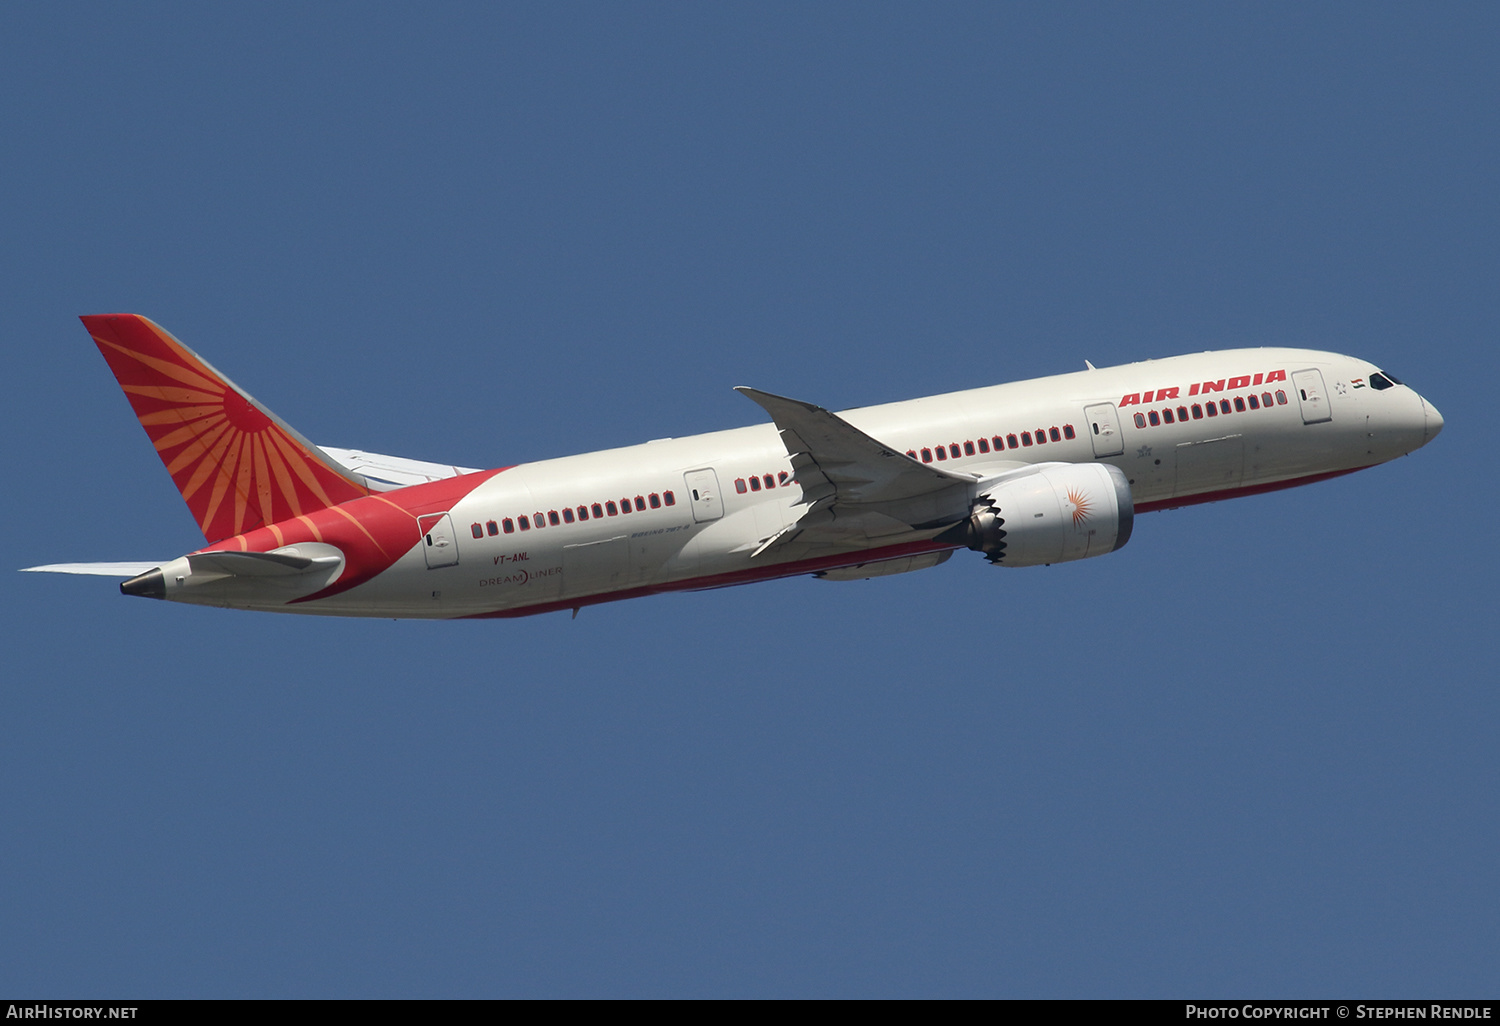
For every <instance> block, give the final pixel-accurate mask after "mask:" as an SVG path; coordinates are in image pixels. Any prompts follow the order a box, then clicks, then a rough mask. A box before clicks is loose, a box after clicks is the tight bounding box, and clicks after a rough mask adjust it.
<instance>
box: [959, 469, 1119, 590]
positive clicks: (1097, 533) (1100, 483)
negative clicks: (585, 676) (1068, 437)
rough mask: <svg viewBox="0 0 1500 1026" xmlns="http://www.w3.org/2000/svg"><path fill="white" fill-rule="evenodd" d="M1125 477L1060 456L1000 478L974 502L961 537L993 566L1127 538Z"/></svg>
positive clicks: (1081, 551) (1070, 553)
mask: <svg viewBox="0 0 1500 1026" xmlns="http://www.w3.org/2000/svg"><path fill="white" fill-rule="evenodd" d="M1134 523H1135V503H1134V501H1132V500H1131V498H1130V481H1129V480H1128V479H1127V478H1126V477H1125V475H1124V473H1123V472H1122V471H1121V470H1120V468H1118V467H1112V466H1110V465H1109V464H1107V463H1072V464H1068V463H1058V464H1052V465H1050V466H1044V467H1039V468H1038V469H1037V470H1036V472H1035V473H1031V474H1026V475H1023V476H1020V477H1015V478H1009V479H1004V480H1001V481H999V482H997V483H996V484H995V485H994V486H993V487H990V488H988V489H986V490H985V491H984V492H983V493H981V494H980V496H979V497H978V498H977V499H976V500H975V502H974V509H973V512H972V513H971V514H970V515H969V519H968V522H967V537H966V543H967V545H968V546H969V548H971V549H974V550H975V551H977V552H983V553H984V554H985V556H987V557H988V558H989V561H990V562H991V563H994V564H995V565H996V566H1038V565H1040V564H1043V563H1066V562H1068V561H1069V560H1073V559H1087V558H1088V557H1089V556H1102V555H1104V554H1105V553H1106V552H1114V551H1115V550H1116V549H1118V548H1121V547H1122V546H1123V545H1124V544H1125V543H1126V542H1127V541H1129V540H1130V531H1131V528H1132V527H1133V526H1134Z"/></svg>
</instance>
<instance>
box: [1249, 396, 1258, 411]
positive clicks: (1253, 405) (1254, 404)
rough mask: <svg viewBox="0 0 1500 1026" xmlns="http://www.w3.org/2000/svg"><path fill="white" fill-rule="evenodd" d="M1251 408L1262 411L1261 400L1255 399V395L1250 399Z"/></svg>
mask: <svg viewBox="0 0 1500 1026" xmlns="http://www.w3.org/2000/svg"><path fill="white" fill-rule="evenodd" d="M1250 408H1251V409H1252V410H1258V409H1260V400H1259V399H1257V398H1255V396H1253V395H1252V396H1251V397H1250Z"/></svg>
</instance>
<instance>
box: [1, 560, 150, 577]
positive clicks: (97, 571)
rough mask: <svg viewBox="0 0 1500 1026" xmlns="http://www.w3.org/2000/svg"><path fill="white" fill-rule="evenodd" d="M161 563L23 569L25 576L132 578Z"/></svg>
mask: <svg viewBox="0 0 1500 1026" xmlns="http://www.w3.org/2000/svg"><path fill="white" fill-rule="evenodd" d="M159 566H161V563H159V562H158V563H48V564H47V565H46V566H28V567H23V568H22V570H21V572H22V573H27V574H88V575H90V576H92V577H134V576H136V575H137V574H143V573H145V572H146V571H147V570H154V569H156V568H157V567H159Z"/></svg>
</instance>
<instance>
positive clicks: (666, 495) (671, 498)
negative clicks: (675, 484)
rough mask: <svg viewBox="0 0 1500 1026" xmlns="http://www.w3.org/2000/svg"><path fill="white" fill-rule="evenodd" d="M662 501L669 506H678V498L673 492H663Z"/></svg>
mask: <svg viewBox="0 0 1500 1026" xmlns="http://www.w3.org/2000/svg"><path fill="white" fill-rule="evenodd" d="M661 501H662V502H665V503H666V504H667V505H668V506H675V505H677V496H675V495H673V494H672V493H671V492H662V493H661Z"/></svg>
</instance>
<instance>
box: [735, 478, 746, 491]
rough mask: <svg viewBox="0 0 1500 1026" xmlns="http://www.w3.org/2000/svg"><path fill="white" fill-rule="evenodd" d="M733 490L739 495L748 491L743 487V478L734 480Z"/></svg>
mask: <svg viewBox="0 0 1500 1026" xmlns="http://www.w3.org/2000/svg"><path fill="white" fill-rule="evenodd" d="M734 490H735V491H737V492H739V493H740V494H741V495H744V494H745V492H746V491H748V489H747V488H746V487H745V479H744V478H743V477H737V478H735V479H734Z"/></svg>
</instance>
